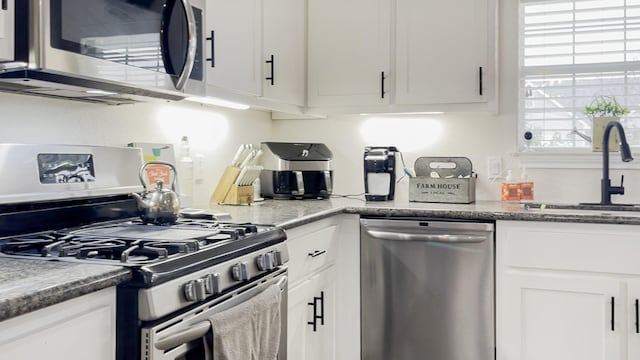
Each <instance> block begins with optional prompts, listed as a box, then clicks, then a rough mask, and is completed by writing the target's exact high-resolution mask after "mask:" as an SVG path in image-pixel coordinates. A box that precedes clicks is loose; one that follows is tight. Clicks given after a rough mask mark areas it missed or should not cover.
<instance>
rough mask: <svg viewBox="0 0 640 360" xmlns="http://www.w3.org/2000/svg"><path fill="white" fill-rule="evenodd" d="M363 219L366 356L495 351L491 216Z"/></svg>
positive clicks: (450, 358)
mask: <svg viewBox="0 0 640 360" xmlns="http://www.w3.org/2000/svg"><path fill="white" fill-rule="evenodd" d="M360 225H361V226H360V241H361V259H360V260H361V262H360V267H361V275H360V276H361V299H362V300H361V302H362V308H361V311H362V314H361V315H362V325H361V327H362V328H361V331H362V333H361V334H362V335H361V336H362V360H389V359H393V360H421V359H434V360H489V359H494V358H495V331H494V308H495V306H494V225H493V224H492V223H479V222H466V221H457V222H452V221H444V220H431V219H422V220H413V219H404V220H402V219H361V220H360Z"/></svg>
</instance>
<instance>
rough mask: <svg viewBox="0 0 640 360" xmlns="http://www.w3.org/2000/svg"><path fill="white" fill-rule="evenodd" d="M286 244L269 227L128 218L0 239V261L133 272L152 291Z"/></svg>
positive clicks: (275, 258) (271, 258)
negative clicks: (160, 222)
mask: <svg viewBox="0 0 640 360" xmlns="http://www.w3.org/2000/svg"><path fill="white" fill-rule="evenodd" d="M284 239H286V235H285V234H284V232H283V231H282V230H279V229H276V228H275V227H274V226H273V225H261V224H251V223H233V222H226V221H225V222H219V221H215V220H212V219H189V218H179V219H178V221H177V222H176V224H174V225H169V226H158V225H150V224H144V223H142V221H141V220H139V219H137V218H132V219H128V220H123V221H111V222H105V223H98V224H89V225H85V226H80V227H75V228H64V229H59V230H53V231H45V232H38V233H34V234H26V235H18V236H10V237H7V238H4V239H0V256H10V257H19V258H37V259H42V260H54V261H70V262H85V263H95V264H106V265H118V266H125V267H129V268H131V269H132V271H133V281H132V282H131V283H130V284H129V286H132V285H137V286H139V287H150V286H154V285H157V284H160V283H162V282H165V281H168V280H171V279H173V278H175V277H178V276H184V275H185V274H188V273H191V272H194V271H197V270H200V269H202V268H208V267H211V266H214V265H217V264H219V263H221V262H224V261H226V260H228V259H230V258H234V257H241V256H242V255H244V254H247V253H252V252H258V253H256V256H263V257H264V254H260V253H259V251H260V249H262V248H267V247H270V246H273V245H277V244H279V243H282V242H283V241H284ZM282 255H283V251H282V249H278V250H276V251H275V252H273V253H269V254H268V260H267V261H268V262H269V263H268V264H266V266H261V267H266V268H269V267H271V268H273V266H269V264H272V263H273V264H276V265H277V264H281V263H282ZM285 255H286V253H285ZM256 261H257V260H256ZM260 261H263V260H260ZM269 270H270V269H269Z"/></svg>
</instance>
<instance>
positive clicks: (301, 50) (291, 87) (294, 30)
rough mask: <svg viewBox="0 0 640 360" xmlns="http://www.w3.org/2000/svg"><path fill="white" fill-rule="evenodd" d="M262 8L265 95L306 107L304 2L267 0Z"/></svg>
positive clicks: (299, 0)
mask: <svg viewBox="0 0 640 360" xmlns="http://www.w3.org/2000/svg"><path fill="white" fill-rule="evenodd" d="M262 6H263V14H264V15H263V20H262V21H263V27H262V31H263V36H262V39H263V43H262V48H263V51H262V68H263V79H262V84H263V86H262V89H263V91H262V94H263V96H264V97H265V98H268V99H272V100H275V101H279V102H283V103H287V104H293V105H304V99H305V96H304V95H305V71H306V69H305V50H306V48H305V45H306V42H305V39H306V38H305V25H306V22H305V19H306V16H305V11H306V6H305V1H301V0H264V2H263V5H262ZM272 56H273V60H271V57H272ZM271 61H273V63H271ZM268 78H273V79H268Z"/></svg>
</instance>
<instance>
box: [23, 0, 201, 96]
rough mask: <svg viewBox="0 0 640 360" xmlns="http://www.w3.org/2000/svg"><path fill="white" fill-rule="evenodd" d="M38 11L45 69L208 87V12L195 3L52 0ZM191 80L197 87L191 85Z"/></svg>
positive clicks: (143, 83)
mask: <svg viewBox="0 0 640 360" xmlns="http://www.w3.org/2000/svg"><path fill="white" fill-rule="evenodd" d="M40 4H41V8H37V7H33V8H32V10H31V11H32V12H39V13H38V14H33V13H32V14H31V15H32V16H33V18H38V17H40V18H41V24H42V29H40V30H37V29H35V28H36V27H37V25H35V24H34V26H32V29H31V30H32V31H34V33H35V34H34V35H39V36H42V37H44V38H41V39H40V40H39V41H36V44H37V43H38V42H39V43H41V44H43V46H44V48H43V49H42V50H41V52H42V53H41V54H40V55H41V56H40V58H39V59H34V60H35V62H36V63H38V64H39V65H40V67H41V68H43V69H46V70H49V71H59V72H63V73H70V74H75V75H80V76H84V77H89V78H93V79H101V80H109V81H115V82H118V83H126V84H129V85H136V86H139V87H142V88H158V89H164V90H173V91H175V90H179V91H184V90H185V89H186V90H190V91H193V92H194V93H196V94H197V93H200V91H199V90H196V89H189V87H192V86H194V85H196V87H199V86H198V85H197V83H201V84H202V86H204V84H203V83H204V81H203V78H204V74H203V70H202V69H203V66H202V46H203V39H202V37H203V36H202V31H203V24H202V22H203V9H202V8H199V7H193V6H192V5H191V3H190V0H48V1H41V2H40ZM189 82H195V83H196V84H191V85H189V86H188V85H187V84H188V83H189Z"/></svg>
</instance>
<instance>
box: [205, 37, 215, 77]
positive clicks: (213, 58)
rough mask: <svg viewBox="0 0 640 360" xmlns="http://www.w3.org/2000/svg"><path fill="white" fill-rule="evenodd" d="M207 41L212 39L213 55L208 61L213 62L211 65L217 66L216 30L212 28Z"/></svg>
mask: <svg viewBox="0 0 640 360" xmlns="http://www.w3.org/2000/svg"><path fill="white" fill-rule="evenodd" d="M207 41H211V57H210V58H207V60H206V61H210V62H211V67H212V68H213V67H216V32H215V31H214V30H211V36H210V37H208V38H207Z"/></svg>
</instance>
